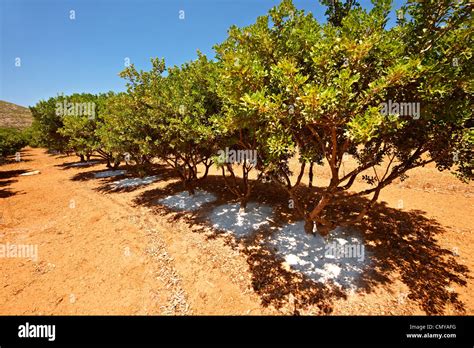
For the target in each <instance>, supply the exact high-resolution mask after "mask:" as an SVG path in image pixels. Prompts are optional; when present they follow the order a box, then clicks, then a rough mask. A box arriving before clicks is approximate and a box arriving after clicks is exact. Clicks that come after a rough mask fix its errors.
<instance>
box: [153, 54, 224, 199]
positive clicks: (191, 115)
mask: <svg viewBox="0 0 474 348" xmlns="http://www.w3.org/2000/svg"><path fill="white" fill-rule="evenodd" d="M216 80H217V69H216V63H215V62H211V61H209V60H208V59H207V58H206V56H204V55H203V54H201V53H200V52H198V58H197V59H196V60H194V61H191V62H189V63H185V64H183V65H182V66H180V67H176V66H175V67H172V68H169V69H168V76H167V77H166V79H165V81H164V84H163V85H161V86H160V91H157V93H155V94H154V95H155V96H156V97H157V99H158V100H155V101H154V107H153V109H152V111H151V113H152V114H153V117H152V120H154V122H157V126H158V127H159V130H160V134H161V135H160V138H159V139H157V140H156V148H157V149H159V150H158V152H157V155H158V156H160V157H161V158H162V159H163V160H164V161H166V163H168V165H170V166H171V167H172V168H174V169H175V171H176V172H177V173H178V175H179V177H180V178H181V181H182V182H183V184H184V188H185V189H186V190H187V191H188V192H189V193H190V194H194V190H195V186H196V183H197V181H198V180H199V179H203V178H205V177H206V176H207V174H208V170H209V168H210V166H211V165H212V163H213V162H212V158H211V157H212V156H213V155H214V154H215V153H216V151H217V146H216V143H215V132H214V131H213V123H212V119H213V118H215V117H216V116H217V115H219V114H220V108H221V105H220V100H219V98H218V96H217V93H216V90H215V81H216ZM199 165H203V166H204V173H203V174H202V177H201V178H198V166H199Z"/></svg>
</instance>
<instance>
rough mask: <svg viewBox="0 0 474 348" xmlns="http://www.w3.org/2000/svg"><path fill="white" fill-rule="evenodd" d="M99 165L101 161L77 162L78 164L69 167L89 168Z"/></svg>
mask: <svg viewBox="0 0 474 348" xmlns="http://www.w3.org/2000/svg"><path fill="white" fill-rule="evenodd" d="M97 163H100V161H89V162H77V163H73V164H69V165H68V167H87V166H91V165H94V164H97Z"/></svg>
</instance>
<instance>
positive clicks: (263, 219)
mask: <svg viewBox="0 0 474 348" xmlns="http://www.w3.org/2000/svg"><path fill="white" fill-rule="evenodd" d="M239 210H240V204H238V203H234V204H225V205H220V206H218V207H216V208H215V209H214V210H213V211H212V212H211V214H210V219H211V223H212V226H213V227H214V228H217V229H219V230H223V231H226V232H230V233H232V234H234V235H235V237H237V238H242V237H245V236H248V235H250V234H252V233H253V232H255V231H256V230H257V229H258V228H260V227H261V226H264V225H268V224H269V219H271V217H272V215H273V210H272V208H271V207H270V206H267V205H259V204H257V203H253V202H252V203H248V204H247V209H246V212H239Z"/></svg>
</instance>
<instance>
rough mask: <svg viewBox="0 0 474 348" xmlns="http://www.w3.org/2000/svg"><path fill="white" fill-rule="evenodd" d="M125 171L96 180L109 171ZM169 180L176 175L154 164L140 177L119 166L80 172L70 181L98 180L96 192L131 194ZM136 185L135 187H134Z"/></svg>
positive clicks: (164, 167)
mask: <svg viewBox="0 0 474 348" xmlns="http://www.w3.org/2000/svg"><path fill="white" fill-rule="evenodd" d="M121 170H125V171H126V172H125V173H124V174H121V175H115V176H109V177H103V178H98V177H96V175H97V174H100V173H105V172H109V171H121ZM150 177H156V180H154V181H152V180H149V181H147V178H150ZM171 178H173V179H174V178H176V174H175V173H174V172H173V170H171V169H170V168H168V167H166V166H164V165H159V164H154V165H153V166H152V167H151V168H149V170H147V173H146V174H145V175H143V176H142V177H140V176H139V174H138V173H137V171H136V170H135V169H134V168H133V167H131V166H127V165H125V166H120V167H118V168H116V169H112V168H104V169H100V170H93V171H87V172H81V173H77V174H75V175H74V176H73V177H72V178H71V180H73V181H88V180H100V183H101V184H100V185H99V186H98V187H97V188H95V190H96V191H98V192H102V193H119V192H132V191H135V190H138V189H142V188H143V187H144V186H146V185H149V184H152V183H156V182H160V181H162V180H165V181H166V180H169V179H171ZM142 179H143V180H145V181H144V183H141V181H140V180H142ZM135 184H136V185H135Z"/></svg>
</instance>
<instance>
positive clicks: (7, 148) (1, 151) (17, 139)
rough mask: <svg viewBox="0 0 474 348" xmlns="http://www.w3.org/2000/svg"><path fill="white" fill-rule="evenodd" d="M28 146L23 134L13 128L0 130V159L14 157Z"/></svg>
mask: <svg viewBox="0 0 474 348" xmlns="http://www.w3.org/2000/svg"><path fill="white" fill-rule="evenodd" d="M26 145H28V139H27V138H26V136H25V134H24V132H22V131H20V130H18V129H14V128H0V158H3V159H4V158H5V157H7V156H11V155H14V154H15V153H16V152H17V151H20V150H21V149H22V148H23V147H25V146H26Z"/></svg>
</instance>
